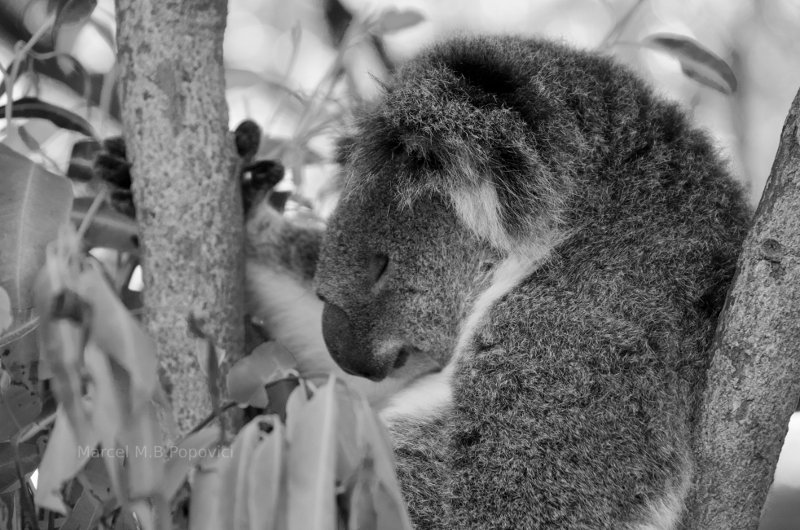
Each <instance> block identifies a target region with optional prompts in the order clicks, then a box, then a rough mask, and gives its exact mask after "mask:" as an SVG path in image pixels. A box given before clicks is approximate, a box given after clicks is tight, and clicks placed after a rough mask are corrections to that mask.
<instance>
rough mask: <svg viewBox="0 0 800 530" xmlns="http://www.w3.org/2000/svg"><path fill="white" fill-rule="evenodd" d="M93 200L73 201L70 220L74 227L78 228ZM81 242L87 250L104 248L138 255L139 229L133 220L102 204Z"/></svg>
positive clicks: (81, 199)
mask: <svg viewBox="0 0 800 530" xmlns="http://www.w3.org/2000/svg"><path fill="white" fill-rule="evenodd" d="M93 200H94V199H93V198H90V197H80V198H78V199H75V203H74V205H73V207H72V212H71V213H70V219H71V220H72V222H73V223H74V224H75V225H76V226H79V225H80V224H81V222H82V221H83V219H84V218H85V217H86V214H87V212H88V211H89V208H90V207H91V205H92V201H93ZM83 241H84V244H85V245H86V247H87V248H89V249H92V248H97V247H104V248H113V249H114V250H118V251H120V252H129V253H138V252H139V228H138V226H137V225H136V221H135V220H133V219H131V218H130V217H128V216H127V215H124V214H121V213H119V212H118V211H116V210H114V209H112V208H111V207H109V206H108V205H107V204H103V205H102V206H100V208H99V209H98V210H97V211H96V212H95V213H94V217H92V222H91V224H89V227H88V228H87V230H86V232H85V233H84V235H83Z"/></svg>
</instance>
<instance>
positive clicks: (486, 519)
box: [392, 275, 696, 530]
mask: <svg viewBox="0 0 800 530" xmlns="http://www.w3.org/2000/svg"><path fill="white" fill-rule="evenodd" d="M537 282H540V283H539V285H534V283H537ZM547 283H548V279H547V278H546V277H545V275H538V276H534V278H532V279H531V280H530V283H529V284H526V285H525V286H521V287H520V288H519V289H518V290H517V291H516V292H515V293H514V294H515V295H516V297H514V296H512V297H509V299H506V300H505V301H503V302H501V303H500V304H498V306H497V307H495V309H494V310H493V311H492V321H493V323H492V324H491V325H488V326H486V327H484V328H483V329H482V330H480V331H479V332H478V334H477V335H476V337H475V344H474V351H473V352H472V353H471V354H470V355H468V356H465V358H464V359H463V361H462V362H461V363H460V365H459V367H458V368H457V371H456V373H455V377H454V388H453V408H452V410H451V412H450V414H449V415H448V416H445V417H442V418H440V420H438V422H437V424H436V425H431V424H424V423H420V424H414V423H413V422H407V423H400V424H397V425H392V432H393V435H394V438H395V440H396V455H397V458H398V467H399V472H400V477H401V480H402V483H403V489H404V492H405V494H406V498H407V500H408V503H409V507H410V510H411V511H412V518H413V520H415V521H416V522H417V524H418V527H419V528H440V527H441V528H444V527H451V528H485V527H486V525H487V524H488V525H491V527H493V528H569V529H586V530H589V529H599V528H609V529H611V528H621V527H620V526H618V525H619V524H620V522H621V521H628V522H630V523H631V526H629V527H626V528H631V529H633V528H673V527H674V525H675V523H676V522H677V519H678V517H679V516H680V513H681V508H682V502H683V498H684V497H685V494H686V492H687V490H688V487H689V484H690V477H691V464H690V458H691V457H690V453H689V447H688V445H687V441H688V440H689V432H688V421H687V418H686V417H685V414H683V411H685V410H686V408H687V407H686V406H685V403H684V401H685V398H684V396H686V395H689V388H688V385H687V384H686V383H685V382H683V381H681V380H680V379H679V378H678V377H677V376H676V374H675V372H674V371H673V370H672V369H671V368H672V367H671V366H669V364H670V363H669V362H668V361H667V360H666V359H660V358H659V355H660V354H657V353H655V352H654V351H653V349H652V345H651V344H649V343H648V334H647V333H646V332H645V330H644V329H643V328H642V327H641V326H639V325H637V324H636V323H634V322H633V321H630V320H626V319H625V318H624V317H623V316H622V315H620V314H619V313H618V312H616V311H614V310H613V309H611V308H609V307H608V306H606V307H603V306H602V303H601V302H599V301H598V300H594V299H592V296H590V295H589V296H587V295H586V294H585V293H577V292H569V291H568V290H566V289H565V288H564V285H561V286H558V284H556V283H555V282H553V283H550V285H547ZM543 284H544V285H543ZM598 304H599V307H598ZM512 315H514V316H515V318H512V317H511V316H512ZM516 317H518V318H519V319H518V320H517V318H516ZM531 323H535V327H536V329H535V331H533V330H531V329H530V326H531ZM693 338H696V337H693ZM533 359H537V360H536V361H533ZM531 411H537V413H536V414H531ZM437 428H441V430H438V431H437ZM431 499H436V500H437V501H441V502H436V501H434V502H432V501H431ZM487 501H488V502H487ZM432 504H433V505H438V506H437V507H435V508H434V507H433V506H432ZM442 506H446V507H447V509H446V511H443V510H442V509H441V507H442ZM646 523H651V524H654V525H656V526H652V527H647V526H645V524H646ZM637 524H639V525H641V526H636V525H637Z"/></svg>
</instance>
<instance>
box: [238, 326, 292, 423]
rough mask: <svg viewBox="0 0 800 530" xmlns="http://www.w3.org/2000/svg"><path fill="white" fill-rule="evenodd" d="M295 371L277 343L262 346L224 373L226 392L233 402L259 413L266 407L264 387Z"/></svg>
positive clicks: (290, 360)
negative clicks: (255, 409)
mask: <svg viewBox="0 0 800 530" xmlns="http://www.w3.org/2000/svg"><path fill="white" fill-rule="evenodd" d="M296 368H297V361H295V359H294V357H293V356H292V354H291V353H289V351H288V350H287V349H286V348H284V347H283V346H281V345H280V344H278V343H277V342H274V341H271V342H265V343H263V344H261V345H260V346H258V347H257V348H256V349H255V350H253V352H252V353H250V355H248V356H246V357H243V358H242V359H240V360H239V361H237V362H236V364H234V365H233V366H232V367H231V369H230V371H229V372H228V379H227V388H228V393H229V395H230V398H231V399H232V400H234V401H235V402H237V403H239V404H241V405H244V404H248V405H250V406H251V407H257V408H260V409H263V408H266V406H267V402H268V399H267V391H266V390H265V389H264V386H265V385H267V384H269V383H271V382H273V381H277V380H279V379H282V378H284V377H286V376H287V375H289V373H290V372H291V371H293V370H296Z"/></svg>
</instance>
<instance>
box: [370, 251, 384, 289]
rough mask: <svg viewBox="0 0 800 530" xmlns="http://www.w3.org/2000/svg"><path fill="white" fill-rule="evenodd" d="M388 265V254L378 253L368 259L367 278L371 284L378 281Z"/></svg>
mask: <svg viewBox="0 0 800 530" xmlns="http://www.w3.org/2000/svg"><path fill="white" fill-rule="evenodd" d="M388 267H389V256H387V255H386V254H382V253H378V254H375V255H373V256H372V258H370V260H369V278H370V280H372V284H373V285H374V284H376V283H378V282H379V281H380V280H381V278H383V276H384V274H386V269H387V268H388Z"/></svg>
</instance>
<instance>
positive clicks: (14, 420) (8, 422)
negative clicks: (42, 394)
mask: <svg viewBox="0 0 800 530" xmlns="http://www.w3.org/2000/svg"><path fill="white" fill-rule="evenodd" d="M41 410H42V400H41V399H40V398H39V395H38V394H37V393H36V392H35V391H32V390H29V389H28V388H26V387H25V386H23V385H21V384H19V383H11V384H9V386H8V388H5V389H0V442H5V441H6V440H8V439H10V438H11V437H12V436H14V435H15V434H17V433H18V432H19V431H20V430H21V429H22V428H23V427H25V426H27V425H28V424H30V423H32V422H33V421H34V420H35V419H36V418H37V417H38V416H39V413H40V412H41Z"/></svg>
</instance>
